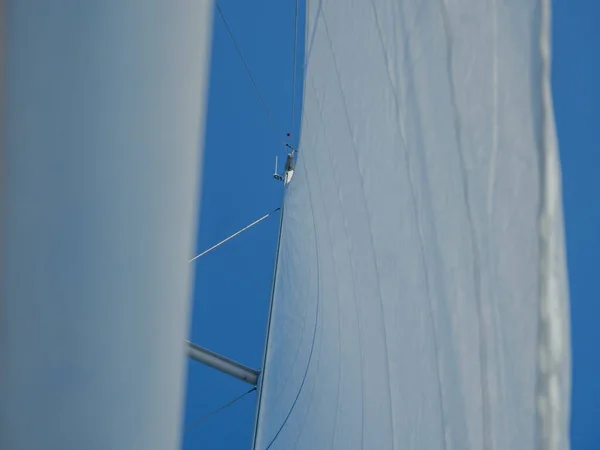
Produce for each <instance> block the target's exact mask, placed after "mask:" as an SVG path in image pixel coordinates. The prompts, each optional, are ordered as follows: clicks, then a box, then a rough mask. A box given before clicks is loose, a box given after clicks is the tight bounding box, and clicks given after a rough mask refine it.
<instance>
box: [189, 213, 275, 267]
mask: <svg viewBox="0 0 600 450" xmlns="http://www.w3.org/2000/svg"><path fill="white" fill-rule="evenodd" d="M280 209H281V208H275V209H274V210H273V211H271V212H270V213H268V214H265V215H264V216H262V217H261V218H260V219H257V220H255V221H254V222H252V223H251V224H250V225H247V226H245V227H244V228H242V229H241V230H239V231H237V232H235V233H233V234H232V235H231V236H229V237H228V238H225V239H223V240H222V241H221V242H219V243H217V244H215V245H213V246H212V247H210V248H208V249H206V250H204V251H203V252H202V253H200V254H198V255H196V256H194V257H193V258H192V259H190V260H189V261H188V262H193V261H196V260H197V259H198V258H201V257H202V256H204V255H206V254H207V253H209V252H210V251H212V250H214V249H215V248H217V247H219V246H220V245H222V244H224V243H225V242H227V241H228V240H230V239H233V238H234V237H236V236H237V235H238V234H241V233H243V232H244V231H246V230H247V229H248V228H251V227H253V226H254V225H256V224H257V223H259V222H262V221H263V220H265V219H266V218H267V217H269V216H270V215H272V214H274V213H276V212H277V211H279V210H280Z"/></svg>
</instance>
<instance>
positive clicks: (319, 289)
mask: <svg viewBox="0 0 600 450" xmlns="http://www.w3.org/2000/svg"><path fill="white" fill-rule="evenodd" d="M303 166H304V163H303ZM304 171H305V172H306V166H304ZM308 196H309V198H310V207H311V211H312V213H311V216H312V220H313V228H314V233H315V234H314V236H315V239H314V242H315V253H316V261H315V263H316V272H317V302H316V312H315V328H314V332H313V338H312V344H311V347H310V353H309V355H308V361H307V363H306V369H305V371H304V375H303V377H302V382H301V383H300V387H299V388H298V392H297V393H296V398H295V399H294V401H293V403H292V405H291V406H290V409H289V411H288V412H287V414H286V416H285V419H284V420H283V423H282V424H281V426H280V427H279V429H278V430H277V432H276V433H275V436H274V437H273V439H272V440H271V442H269V444H268V445H267V446H266V447H265V450H269V449H270V448H271V446H272V445H273V443H274V442H275V440H276V439H277V438H278V437H279V434H280V433H281V431H282V430H283V428H284V427H285V425H286V424H287V421H288V420H289V418H290V416H291V414H292V412H293V411H294V408H295V407H296V403H297V402H298V399H299V398H300V394H301V393H302V390H303V388H304V383H305V382H306V377H307V375H308V370H309V369H310V364H311V361H312V355H313V350H314V348H315V338H316V336H317V325H318V323H319V306H320V303H321V299H320V295H321V274H320V269H319V245H318V238H317V227H316V223H315V213H314V207H313V203H312V197H311V195H310V189H308Z"/></svg>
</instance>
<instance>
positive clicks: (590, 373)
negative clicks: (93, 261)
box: [184, 0, 600, 450]
mask: <svg viewBox="0 0 600 450" xmlns="http://www.w3.org/2000/svg"><path fill="white" fill-rule="evenodd" d="M300 3H301V11H300V14H301V21H300V26H299V55H298V56H299V65H298V72H297V73H298V76H299V78H298V91H297V94H298V97H297V100H298V102H297V109H296V128H297V129H296V130H291V103H292V92H291V86H292V65H293V38H294V0H286V1H277V0H255V1H253V2H241V1H236V0H221V1H220V2H219V4H220V5H221V8H222V10H223V12H224V13H225V16H226V18H227V20H228V22H229V25H230V27H231V29H232V31H233V32H234V34H235V36H236V38H237V40H238V43H239V45H240V46H241V48H242V50H243V52H244V56H245V57H246V60H247V62H248V64H249V66H250V68H251V70H252V73H253V75H254V77H255V79H256V81H257V83H258V85H259V87H260V88H261V91H262V93H263V95H264V97H265V100H266V103H267V105H268V106H269V108H270V110H271V112H272V114H273V116H274V117H275V121H276V123H277V126H278V127H279V129H280V131H281V134H276V132H275V131H274V130H273V127H272V125H271V122H270V121H269V119H268V116H267V114H266V113H265V112H264V110H263V106H262V104H261V102H260V99H259V97H258V96H257V94H256V92H255V91H254V89H253V86H252V83H251V81H250V79H249V78H248V76H247V74H246V73H245V71H244V67H243V64H242V62H241V61H240V59H239V57H238V55H237V54H236V51H235V47H234V45H233V44H232V42H231V40H230V38H229V36H228V35H227V31H226V28H225V27H224V25H223V22H222V21H221V19H220V17H219V16H218V15H215V20H214V24H213V33H214V38H213V50H212V63H211V77H210V89H209V104H208V108H209V109H208V110H209V113H208V117H207V132H206V147H205V149H206V153H205V164H204V179H203V192H202V209H201V221H200V227H201V230H202V231H201V233H199V242H198V249H199V250H203V249H205V248H207V247H209V246H211V245H213V244H214V243H216V242H218V241H219V240H221V239H223V238H225V237H227V236H228V235H230V234H232V233H233V232H235V231H237V230H238V229H240V228H242V227H244V226H246V225H247V224H248V223H250V222H252V221H254V220H255V219H257V218H259V217H261V216H262V215H264V214H266V213H267V212H269V211H271V210H272V209H274V208H275V207H277V206H279V204H280V202H281V196H282V186H281V184H280V183H277V182H275V181H274V180H273V179H272V178H271V174H272V172H273V166H274V158H275V155H276V154H278V155H279V156H280V162H281V159H282V158H281V157H282V156H283V155H284V152H283V150H282V148H281V144H280V140H281V139H283V138H285V135H284V134H285V133H286V132H292V133H293V135H294V136H297V133H298V125H299V124H298V122H299V120H298V118H299V112H300V94H301V74H302V66H301V62H302V60H303V53H302V48H303V30H304V22H303V11H302V7H303V3H304V2H303V1H301V2H300ZM553 3H554V11H553V18H554V24H553V26H554V30H553V31H554V35H553V39H554V41H553V46H554V47H553V48H554V61H553V77H554V78H553V90H554V102H555V115H556V122H557V129H558V137H559V143H560V148H561V159H562V165H563V192H564V203H565V217H566V233H567V251H568V262H569V277H570V290H571V310H572V336H573V361H574V376H573V400H572V443H573V446H572V448H573V449H574V450H580V449H598V448H600V431H598V428H597V426H596V425H597V417H599V416H600V407H599V404H598V398H600V383H599V382H597V381H596V380H597V373H598V369H600V352H598V351H597V350H596V347H597V343H600V328H598V327H597V325H596V324H597V319H596V317H597V316H598V315H600V304H599V303H598V301H597V300H596V299H597V298H598V296H597V294H596V293H595V290H594V289H593V287H592V284H591V282H590V280H593V279H594V274H595V273H596V271H597V269H596V267H597V265H596V261H597V258H595V255H596V253H597V252H598V250H599V246H598V243H599V239H598V234H597V233H598V230H600V206H599V202H598V201H597V200H596V195H597V189H595V188H596V182H595V175H596V174H597V173H598V172H599V169H600V149H599V148H598V145H597V144H596V143H595V142H596V140H595V139H594V138H595V136H594V135H593V133H594V125H598V124H599V123H600V107H599V106H598V105H599V104H600V87H599V86H598V82H599V81H598V80H600V58H598V56H597V55H599V54H600V48H599V44H600V31H599V28H598V26H597V25H596V22H597V19H598V17H600V14H599V13H600V2H598V1H596V0H555V1H554V2H553ZM215 14H217V13H216V11H215ZM277 225H278V216H277V215H275V216H272V217H271V218H269V219H267V220H265V221H263V222H261V223H260V224H259V225H257V226H256V227H254V228H252V229H250V230H248V231H247V232H245V233H244V234H242V235H240V236H239V237H237V238H235V239H234V240H232V241H230V242H228V243H227V244H226V245H224V246H222V247H220V248H219V249H218V250H217V251H214V252H212V253H210V254H208V255H206V256H205V257H203V258H201V259H200V260H198V261H197V262H196V263H195V264H196V282H195V295H194V311H193V315H192V331H191V340H193V341H194V342H197V343H199V344H201V345H204V346H207V347H209V348H211V349H212V350H215V351H217V352H221V353H223V354H225V355H227V356H229V357H232V358H234V359H237V360H239V361H240V362H243V363H245V364H248V365H250V366H252V367H259V366H260V363H261V358H262V350H263V344H264V338H265V332H266V319H267V312H268V301H269V294H270V287H271V277H272V270H273V262H274V252H275V244H276V242H275V241H276V236H277ZM187 389H188V392H187V399H186V410H185V425H186V426H187V425H189V424H191V423H193V422H194V421H196V420H198V419H200V418H202V417H203V416H204V415H205V414H207V413H209V412H211V411H212V410H213V409H215V408H218V407H220V406H221V405H223V404H224V403H226V402H228V401H229V400H231V399H232V398H234V397H236V396H237V395H239V394H241V393H243V392H245V391H246V390H247V389H248V387H247V385H245V384H244V383H242V382H239V381H236V380H233V379H230V378H229V377H227V376H225V375H221V374H219V373H215V372H214V371H212V370H211V369H208V368H205V367H203V366H201V365H200V364H196V363H192V364H190V367H189V371H188V385H187ZM255 402H256V393H252V394H250V395H248V396H247V397H245V398H244V399H242V400H241V401H240V402H238V403H236V404H235V405H233V406H231V407H230V408H228V409H226V410H224V411H222V412H221V413H219V414H217V415H216V416H214V417H212V418H210V419H209V420H208V421H207V422H205V423H203V424H202V425H200V426H198V427H196V428H194V429H193V430H190V431H189V432H187V433H186V434H185V436H184V448H185V449H186V450H187V449H189V450H192V449H198V448H206V449H209V450H218V449H227V450H236V449H247V448H249V446H250V442H251V438H252V431H253V421H254V412H255Z"/></svg>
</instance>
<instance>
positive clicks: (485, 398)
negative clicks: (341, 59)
mask: <svg viewBox="0 0 600 450" xmlns="http://www.w3.org/2000/svg"><path fill="white" fill-rule="evenodd" d="M440 4H441V13H442V23H443V27H444V32H445V34H446V69H447V71H448V78H449V80H448V84H449V90H450V101H451V105H452V109H453V110H454V114H453V116H454V129H455V134H456V144H457V153H458V156H459V160H460V166H461V172H462V178H463V182H462V191H463V201H464V203H465V208H466V211H467V222H468V225H469V230H470V233H469V234H470V236H471V251H472V259H473V261H472V276H473V283H474V289H475V307H476V309H477V317H478V319H477V330H478V336H479V361H480V384H481V402H482V418H481V420H482V448H485V449H489V450H492V449H493V442H492V439H491V433H490V406H489V403H490V400H489V386H488V384H489V380H488V373H487V371H488V361H487V358H488V355H487V338H486V334H485V330H484V329H483V328H484V320H483V304H482V298H481V283H482V279H481V272H480V269H479V265H480V261H481V255H480V252H481V250H480V249H479V244H478V237H477V233H476V229H475V226H474V224H473V213H472V211H471V206H470V201H469V180H468V178H467V175H466V174H467V165H466V161H465V157H464V154H463V151H462V137H461V119H460V113H459V110H458V106H457V100H456V92H455V88H454V75H453V69H452V61H453V53H452V46H453V40H452V36H451V33H450V18H449V15H448V9H447V5H446V0H440Z"/></svg>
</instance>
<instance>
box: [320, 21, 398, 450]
mask: <svg viewBox="0 0 600 450" xmlns="http://www.w3.org/2000/svg"><path fill="white" fill-rule="evenodd" d="M321 16H322V17H323V24H324V25H325V33H326V35H327V40H328V42H329V48H330V51H331V56H332V60H333V66H334V69H335V73H336V76H337V81H338V87H339V89H340V95H341V97H342V104H343V106H344V108H343V109H344V115H345V118H346V125H347V127H348V131H349V132H350V138H351V139H350V141H351V143H352V151H353V154H354V160H355V162H356V166H357V170H358V174H359V178H360V185H361V193H362V197H363V203H364V206H365V210H366V211H367V224H368V229H369V238H370V243H371V248H372V249H373V259H374V261H373V267H374V269H375V273H376V276H377V292H378V297H379V305H380V313H381V318H382V325H383V342H384V350H385V358H384V360H385V369H386V380H387V387H388V409H389V414H390V420H392V416H393V410H392V392H391V381H390V365H389V347H388V342H387V329H386V324H385V308H384V306H383V296H382V295H381V289H380V285H381V275H380V273H379V267H378V266H377V260H376V257H375V239H374V237H373V228H372V225H371V218H370V215H369V210H368V207H367V199H366V194H365V189H364V177H363V174H362V172H361V170H360V164H359V161H358V156H357V149H356V142H355V137H354V133H353V128H352V124H351V122H350V115H349V113H348V106H347V99H346V95H345V93H344V90H343V89H342V81H341V75H340V70H339V68H338V65H337V59H336V57H335V52H334V50H333V41H332V39H331V35H330V33H329V27H328V24H327V19H326V17H325V11H323V12H322V14H321ZM392 427H393V424H392ZM391 435H392V448H395V445H394V442H393V441H394V433H393V430H392V433H391ZM363 446H364V442H363Z"/></svg>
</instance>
